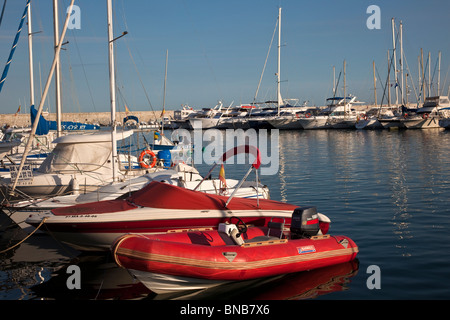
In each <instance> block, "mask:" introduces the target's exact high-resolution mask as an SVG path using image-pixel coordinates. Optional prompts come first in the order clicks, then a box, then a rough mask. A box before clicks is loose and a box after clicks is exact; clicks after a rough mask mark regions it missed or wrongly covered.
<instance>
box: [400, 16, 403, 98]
mask: <svg viewBox="0 0 450 320" xmlns="http://www.w3.org/2000/svg"><path fill="white" fill-rule="evenodd" d="M400 77H401V80H400V89H401V91H402V92H401V93H402V94H401V97H402V104H403V101H404V93H403V92H404V89H403V23H402V21H400Z"/></svg>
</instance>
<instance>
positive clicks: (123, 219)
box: [26, 146, 330, 251]
mask: <svg viewBox="0 0 450 320" xmlns="http://www.w3.org/2000/svg"><path fill="white" fill-rule="evenodd" d="M240 152H245V153H250V154H253V155H254V156H255V158H256V160H255V162H254V163H253V164H252V166H251V167H250V169H249V171H248V172H247V174H246V175H245V176H244V178H243V179H242V180H241V181H240V182H239V183H238V185H237V186H236V187H235V188H234V190H233V192H232V193H231V195H230V196H222V195H216V194H209V193H204V192H201V191H196V190H195V189H197V188H195V189H194V190H189V189H186V188H181V187H178V186H174V185H171V184H167V183H164V182H158V181H153V182H151V183H150V184H148V185H147V186H146V187H144V188H143V189H141V190H139V191H136V192H135V193H134V194H132V195H131V196H129V197H128V198H126V199H116V200H108V201H106V200H105V201H97V202H92V203H85V204H79V205H75V206H70V207H63V208H56V209H53V210H51V211H49V212H44V213H39V214H32V215H30V217H29V218H28V219H26V223H28V224H30V225H32V226H34V227H39V226H43V227H42V230H44V231H46V232H49V233H51V234H52V236H53V237H55V238H56V239H58V240H60V241H62V242H64V243H67V244H69V245H70V246H72V247H74V248H76V249H78V250H82V251H105V250H109V249H110V247H111V245H112V244H113V242H114V240H115V239H117V238H118V237H119V236H121V235H124V234H127V233H141V234H147V235H148V234H156V233H164V232H166V231H168V230H186V229H196V228H201V227H212V228H217V225H218V224H219V223H221V222H225V221H227V220H228V219H229V218H230V217H231V216H239V217H241V219H242V220H243V221H244V222H245V223H249V224H253V225H259V226H264V225H266V224H267V222H268V221H269V220H270V219H271V218H272V217H274V216H280V217H283V218H285V219H286V224H287V225H289V223H290V220H291V215H292V212H293V211H294V209H295V208H298V206H297V205H292V204H286V203H284V202H279V201H273V200H267V199H259V198H258V197H257V198H256V199H255V198H240V197H238V196H237V192H238V189H239V188H240V187H241V185H242V183H243V182H244V180H245V179H246V178H247V176H248V174H249V173H250V171H251V170H253V169H256V170H257V169H258V168H259V165H260V163H261V161H260V154H259V150H258V149H257V148H256V147H251V146H240V147H236V148H234V149H231V150H229V151H227V152H226V153H225V154H224V155H223V157H222V161H225V160H226V159H228V158H229V157H231V156H234V155H235V154H238V153H240ZM210 172H211V171H210ZM208 175H209V173H208ZM208 175H207V176H208ZM202 182H203V180H202V181H201V182H199V184H198V185H200V184H201V183H202ZM319 219H320V220H321V221H322V224H323V225H324V226H325V225H327V224H329V222H330V221H329V219H328V218H327V217H326V216H324V215H320V214H319Z"/></svg>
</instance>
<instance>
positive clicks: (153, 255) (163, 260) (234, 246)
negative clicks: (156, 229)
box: [112, 207, 358, 294]
mask: <svg viewBox="0 0 450 320" xmlns="http://www.w3.org/2000/svg"><path fill="white" fill-rule="evenodd" d="M233 218H236V221H237V224H233V223H232V222H233V221H232V220H231V221H230V223H220V224H219V225H218V227H217V228H216V229H202V230H197V231H189V232H168V233H165V234H159V235H146V236H144V235H142V234H129V235H125V236H123V237H120V238H119V239H117V241H116V242H115V244H114V245H113V246H112V253H113V256H114V259H115V261H116V263H117V264H118V265H119V266H121V267H123V268H126V269H127V270H128V271H129V272H130V273H132V274H133V275H134V276H135V277H136V278H137V279H138V280H139V281H141V282H142V283H143V284H144V285H146V286H147V287H148V288H149V289H150V290H152V291H153V292H155V293H158V294H160V293H167V292H171V291H185V290H200V289H205V288H208V287H213V286H217V285H221V284H224V283H227V282H230V281H242V280H250V279H257V278H264V277H273V276H277V275H281V274H287V273H294V272H299V271H304V270H312V269H317V268H321V267H326V266H331V265H335V264H339V263H344V262H348V261H352V260H354V259H355V258H356V255H357V253H358V247H357V246H356V244H355V243H354V242H353V241H352V240H351V239H350V238H348V237H345V236H330V235H329V234H327V229H328V226H326V227H321V226H320V223H319V217H318V214H317V211H316V208H315V207H299V208H297V209H295V210H294V211H293V213H292V218H291V224H290V228H289V229H288V230H287V231H286V228H285V225H284V219H281V220H276V219H275V217H274V219H273V220H272V221H270V222H269V223H268V224H267V226H266V227H249V226H247V225H246V224H245V223H244V222H243V221H241V220H240V219H239V218H237V217H233Z"/></svg>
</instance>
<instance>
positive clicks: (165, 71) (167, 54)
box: [163, 50, 169, 111]
mask: <svg viewBox="0 0 450 320" xmlns="http://www.w3.org/2000/svg"><path fill="white" fill-rule="evenodd" d="M168 58H169V50H166V67H165V70H164V96H163V111H165V110H166V84H167V62H168Z"/></svg>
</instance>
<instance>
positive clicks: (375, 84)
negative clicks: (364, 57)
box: [372, 60, 377, 107]
mask: <svg viewBox="0 0 450 320" xmlns="http://www.w3.org/2000/svg"><path fill="white" fill-rule="evenodd" d="M372 65H373V91H374V97H375V107H376V106H377V78H376V76H375V60H374V61H373V62H372Z"/></svg>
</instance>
